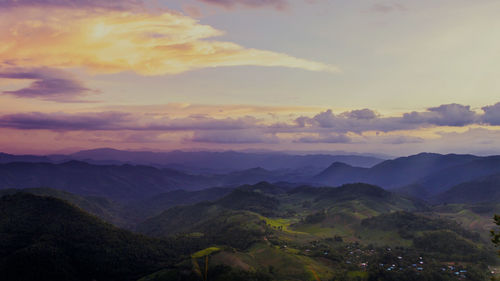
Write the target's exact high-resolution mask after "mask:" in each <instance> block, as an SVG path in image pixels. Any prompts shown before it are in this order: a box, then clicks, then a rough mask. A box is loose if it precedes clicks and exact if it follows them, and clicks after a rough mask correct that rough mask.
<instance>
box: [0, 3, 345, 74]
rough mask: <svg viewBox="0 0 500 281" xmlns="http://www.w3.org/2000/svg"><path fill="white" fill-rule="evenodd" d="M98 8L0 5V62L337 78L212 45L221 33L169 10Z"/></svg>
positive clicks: (317, 65) (311, 65)
mask: <svg viewBox="0 0 500 281" xmlns="http://www.w3.org/2000/svg"><path fill="white" fill-rule="evenodd" d="M102 3H108V2H106V1H104V2H101V1H3V2H0V42H3V43H4V44H2V46H0V63H2V62H3V63H9V64H11V65H12V64H14V65H18V66H23V67H41V66H45V67H52V68H73V67H81V68H85V69H87V70H89V71H90V72H93V73H116V72H122V71H134V72H136V73H138V74H141V75H162V74H177V73H182V72H186V71H190V70H195V69H200V68H210V67H221V66H241V65H249V66H273V67H276V66H278V67H289V68H299V69H305V70H310V71H328V72H336V71H338V69H337V68H336V67H335V66H331V65H328V64H325V63H322V62H315V61H310V60H306V59H300V58H296V57H293V56H289V55H286V54H282V53H277V52H271V51H266V50H259V49H251V48H245V47H243V46H240V45H238V44H236V43H232V42H226V41H217V40H214V39H213V38H214V37H218V36H220V35H222V34H223V32H222V31H220V30H217V29H215V28H213V27H211V26H208V25H203V24H200V23H199V22H198V21H197V20H195V19H193V18H191V17H188V16H186V15H182V14H180V13H177V12H174V11H169V10H161V9H160V10H159V11H158V12H154V13H153V12H148V11H146V10H141V9H134V10H120V9H100V8H101V6H106V7H105V8H113V7H114V6H116V5H121V4H120V2H119V1H112V2H109V3H108V4H102ZM124 3H129V4H138V3H136V2H134V1H132V2H128V1H127V2H124ZM42 4H43V5H42ZM108 6H109V7H108ZM124 6H125V7H127V6H128V5H124ZM88 7H92V8H88ZM96 7H97V8H96ZM119 8H124V7H121V6H120V7H119Z"/></svg>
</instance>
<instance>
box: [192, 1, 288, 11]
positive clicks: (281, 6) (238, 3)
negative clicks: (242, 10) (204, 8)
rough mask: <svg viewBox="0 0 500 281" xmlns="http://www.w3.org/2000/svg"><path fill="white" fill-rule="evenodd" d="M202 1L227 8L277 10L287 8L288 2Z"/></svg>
mask: <svg viewBox="0 0 500 281" xmlns="http://www.w3.org/2000/svg"><path fill="white" fill-rule="evenodd" d="M198 1H200V2H203V3H206V4H211V5H216V6H220V7H223V8H225V9H233V8H235V7H236V6H243V7H246V8H274V9H276V10H285V9H286V8H288V3H287V1H285V0H198Z"/></svg>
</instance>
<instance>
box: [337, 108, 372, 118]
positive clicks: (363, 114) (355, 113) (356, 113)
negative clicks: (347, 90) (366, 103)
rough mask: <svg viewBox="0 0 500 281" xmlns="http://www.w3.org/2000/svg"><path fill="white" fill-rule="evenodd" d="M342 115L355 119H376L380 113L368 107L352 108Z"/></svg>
mask: <svg viewBox="0 0 500 281" xmlns="http://www.w3.org/2000/svg"><path fill="white" fill-rule="evenodd" d="M342 116H344V117H347V118H353V119H374V118H377V116H378V114H377V113H376V112H375V111H373V110H371V109H368V108H364V109H358V110H352V111H349V112H344V113H342Z"/></svg>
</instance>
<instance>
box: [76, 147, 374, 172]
mask: <svg viewBox="0 0 500 281" xmlns="http://www.w3.org/2000/svg"><path fill="white" fill-rule="evenodd" d="M68 157H69V158H71V159H78V160H84V161H89V160H92V161H120V162H123V163H134V164H143V165H154V166H157V165H160V166H163V167H166V166H168V167H171V168H174V169H177V170H184V169H187V170H191V171H192V170H197V171H208V172H214V171H216V172H217V171H218V172H229V171H238V170H246V169H251V168H255V167H261V168H263V169H266V170H278V169H303V168H306V167H311V168H314V169H319V170H321V169H324V168H326V167H328V165H330V163H332V162H335V161H338V162H344V163H348V164H350V165H353V166H360V167H371V166H373V165H375V164H377V163H380V162H381V161H382V159H378V158H375V157H371V156H359V155H326V154H312V155H292V154H285V153H278V152H266V153H265V152H262V153H247V152H237V151H224V152H209V151H197V152H186V151H171V152H149V151H123V150H116V149H111V148H100V149H93V150H83V151H80V152H77V153H73V154H71V155H68Z"/></svg>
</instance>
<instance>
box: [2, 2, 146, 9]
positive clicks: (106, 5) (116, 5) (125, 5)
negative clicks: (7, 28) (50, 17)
mask: <svg viewBox="0 0 500 281" xmlns="http://www.w3.org/2000/svg"><path fill="white" fill-rule="evenodd" d="M142 5H143V1H141V0H123V1H122V0H106V1H102V0H0V8H14V7H23V6H33V7H37V6H54V7H65V8H77V9H78V8H102V9H113V10H122V9H129V8H134V7H141V6H142Z"/></svg>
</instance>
